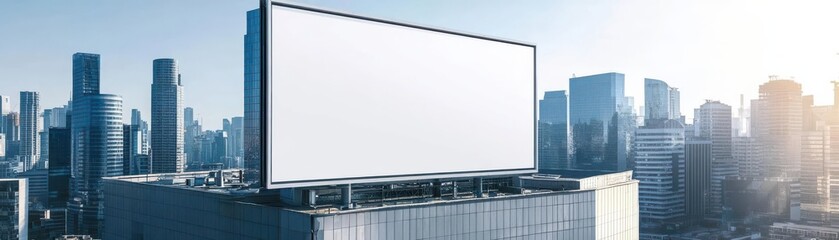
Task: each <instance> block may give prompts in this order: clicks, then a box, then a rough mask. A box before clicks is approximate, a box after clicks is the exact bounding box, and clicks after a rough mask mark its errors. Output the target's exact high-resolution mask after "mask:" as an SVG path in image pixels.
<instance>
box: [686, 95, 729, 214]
mask: <svg viewBox="0 0 839 240" xmlns="http://www.w3.org/2000/svg"><path fill="white" fill-rule="evenodd" d="M695 112H696V113H697V115H696V116H695V118H694V119H695V120H694V125H695V127H696V129H697V131H698V132H697V133H696V136H697V139H704V140H709V141H711V156H712V158H713V159H712V160H711V192H710V195H709V196H708V198H709V199H710V205H709V207H710V210H711V214H712V215H711V216H710V217H714V218H719V217H720V216H721V214H722V188H723V186H722V182H723V180H724V179H725V178H726V177H729V176H737V163H736V162H735V161H734V157H733V154H732V152H731V147H732V143H731V141H732V137H731V106H728V105H726V104H724V103H721V102H719V101H710V100H708V101H706V102H705V103H704V104H702V105H701V106H699V108H698V109H697V110H696V111H695Z"/></svg>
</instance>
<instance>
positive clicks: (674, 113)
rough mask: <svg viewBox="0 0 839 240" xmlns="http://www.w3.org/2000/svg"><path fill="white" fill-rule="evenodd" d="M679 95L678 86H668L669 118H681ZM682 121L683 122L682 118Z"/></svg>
mask: <svg viewBox="0 0 839 240" xmlns="http://www.w3.org/2000/svg"><path fill="white" fill-rule="evenodd" d="M681 95H682V94H681V92H679V89H678V88H674V87H671V88H670V119H677V120H679V119H681V118H682V108H681V104H682V100H681V98H682V97H681ZM682 121H683V122H684V120H682Z"/></svg>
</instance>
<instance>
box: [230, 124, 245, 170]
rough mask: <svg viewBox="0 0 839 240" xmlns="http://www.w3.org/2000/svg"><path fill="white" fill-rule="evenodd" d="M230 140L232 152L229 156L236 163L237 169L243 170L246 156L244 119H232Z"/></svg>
mask: <svg viewBox="0 0 839 240" xmlns="http://www.w3.org/2000/svg"><path fill="white" fill-rule="evenodd" d="M231 120H232V121H231V130H230V134H229V138H230V141H229V143H230V152H228V154H229V155H231V156H232V157H233V159H234V160H235V161H236V166H235V167H237V168H241V167H242V166H241V164H242V158H243V156H244V148H243V145H244V138H243V137H244V118H242V117H233V118H232V119H231Z"/></svg>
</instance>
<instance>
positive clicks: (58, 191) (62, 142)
mask: <svg viewBox="0 0 839 240" xmlns="http://www.w3.org/2000/svg"><path fill="white" fill-rule="evenodd" d="M49 142H50V144H49V146H50V152H52V153H53V154H52V155H50V157H49V186H48V189H49V191H48V192H49V200H48V204H47V207H49V208H59V209H64V208H66V207H67V200H69V198H68V197H69V196H70V158H71V157H70V156H71V155H72V154H71V151H70V129H67V128H53V129H50V134H49Z"/></svg>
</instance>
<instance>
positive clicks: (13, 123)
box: [4, 112, 20, 159]
mask: <svg viewBox="0 0 839 240" xmlns="http://www.w3.org/2000/svg"><path fill="white" fill-rule="evenodd" d="M5 118H6V120H5V122H4V123H5V125H6V127H5V130H6V132H5V133H4V134H6V159H14V158H16V157H17V155H18V152H19V150H20V114H19V113H16V112H10V113H9V114H6V117H5Z"/></svg>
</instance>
